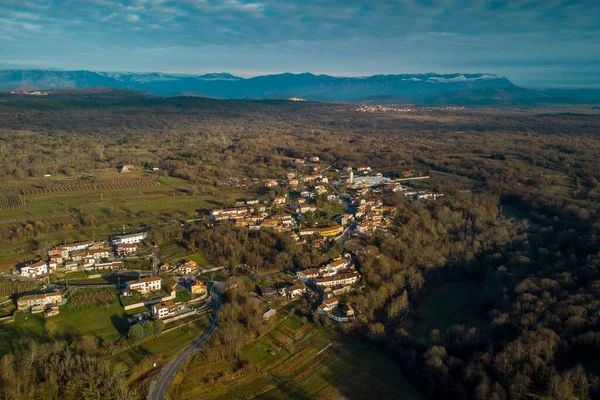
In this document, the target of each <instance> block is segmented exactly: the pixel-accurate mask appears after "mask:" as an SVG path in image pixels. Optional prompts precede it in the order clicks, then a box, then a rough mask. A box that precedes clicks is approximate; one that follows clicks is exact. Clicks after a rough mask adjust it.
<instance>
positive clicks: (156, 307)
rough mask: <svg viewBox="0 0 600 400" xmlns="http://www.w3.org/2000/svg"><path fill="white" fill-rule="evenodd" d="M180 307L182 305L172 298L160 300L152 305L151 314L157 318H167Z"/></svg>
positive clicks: (174, 313)
mask: <svg viewBox="0 0 600 400" xmlns="http://www.w3.org/2000/svg"><path fill="white" fill-rule="evenodd" d="M182 308H183V306H182V305H177V304H175V303H173V301H172V300H167V301H161V302H160V303H156V304H153V305H152V314H153V315H154V316H156V317H158V318H167V317H172V316H175V315H177V311H179V310H181V309H182Z"/></svg>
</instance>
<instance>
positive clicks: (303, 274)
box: [296, 268, 319, 282]
mask: <svg viewBox="0 0 600 400" xmlns="http://www.w3.org/2000/svg"><path fill="white" fill-rule="evenodd" d="M317 277H319V269H318V268H309V269H303V270H301V271H298V272H296V278H298V279H300V280H301V281H302V282H308V281H309V280H310V279H314V278H317Z"/></svg>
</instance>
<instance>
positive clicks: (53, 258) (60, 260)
mask: <svg viewBox="0 0 600 400" xmlns="http://www.w3.org/2000/svg"><path fill="white" fill-rule="evenodd" d="M64 261H65V260H64V259H63V257H62V256H61V255H60V254H58V255H52V256H50V262H52V263H55V264H56V265H62V263H63V262H64Z"/></svg>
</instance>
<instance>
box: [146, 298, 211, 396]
mask: <svg viewBox="0 0 600 400" xmlns="http://www.w3.org/2000/svg"><path fill="white" fill-rule="evenodd" d="M211 296H212V297H211V299H212V303H213V315H212V318H211V321H210V324H208V326H207V327H206V329H205V330H204V333H203V334H202V336H200V337H199V338H198V339H196V340H194V341H193V342H192V344H190V345H189V346H188V347H187V348H186V349H185V350H183V351H182V352H181V353H179V354H177V355H176V356H175V357H173V358H172V359H171V360H169V362H168V363H166V364H165V365H164V366H163V367H162V369H161V370H160V372H159V373H158V375H156V377H155V378H154V380H153V381H152V382H151V383H150V390H149V393H148V399H149V400H163V399H165V398H167V392H168V390H169V387H170V386H171V381H172V380H173V378H174V377H175V375H176V374H177V371H179V369H180V368H181V366H182V365H183V364H184V363H185V361H186V360H187V359H188V358H189V357H191V356H192V355H193V354H194V353H195V352H196V351H198V350H200V346H202V344H203V343H204V342H205V341H206V340H207V339H208V338H209V337H210V335H211V334H212V333H213V332H214V331H215V329H216V328H217V312H218V311H219V308H220V307H221V298H220V297H219V294H218V293H217V292H216V291H215V290H213V292H212V294H211Z"/></svg>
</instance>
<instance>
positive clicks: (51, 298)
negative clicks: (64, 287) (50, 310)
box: [17, 292, 62, 310]
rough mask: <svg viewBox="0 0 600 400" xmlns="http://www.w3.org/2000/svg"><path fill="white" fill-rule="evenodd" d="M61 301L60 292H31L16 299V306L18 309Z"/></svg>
mask: <svg viewBox="0 0 600 400" xmlns="http://www.w3.org/2000/svg"><path fill="white" fill-rule="evenodd" d="M61 301H62V292H50V293H42V294H32V295H28V296H22V297H20V298H19V300H18V301H17V308H18V309H19V310H27V309H30V308H31V307H37V306H43V307H45V306H47V305H49V304H58V303H60V302H61Z"/></svg>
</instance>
